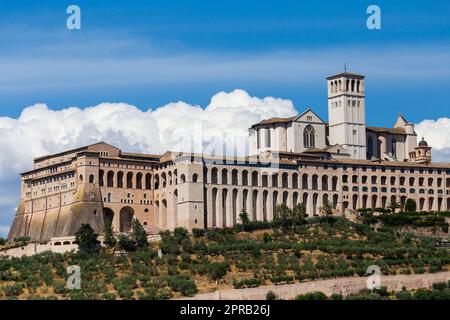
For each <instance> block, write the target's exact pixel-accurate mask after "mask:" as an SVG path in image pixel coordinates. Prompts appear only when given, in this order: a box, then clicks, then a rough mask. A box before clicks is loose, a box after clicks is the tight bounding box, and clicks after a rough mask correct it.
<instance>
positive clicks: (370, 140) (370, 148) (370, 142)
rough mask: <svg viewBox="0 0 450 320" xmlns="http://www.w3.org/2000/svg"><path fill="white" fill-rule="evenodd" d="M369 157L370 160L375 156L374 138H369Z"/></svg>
mask: <svg viewBox="0 0 450 320" xmlns="http://www.w3.org/2000/svg"><path fill="white" fill-rule="evenodd" d="M367 155H368V157H369V158H370V157H372V156H373V139H372V137H369V139H368V140H367Z"/></svg>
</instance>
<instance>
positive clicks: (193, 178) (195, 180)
mask: <svg viewBox="0 0 450 320" xmlns="http://www.w3.org/2000/svg"><path fill="white" fill-rule="evenodd" d="M192 182H198V174H196V173H194V174H193V175H192Z"/></svg>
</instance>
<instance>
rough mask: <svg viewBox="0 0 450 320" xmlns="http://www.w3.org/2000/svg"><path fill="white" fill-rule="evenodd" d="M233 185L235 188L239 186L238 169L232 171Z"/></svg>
mask: <svg viewBox="0 0 450 320" xmlns="http://www.w3.org/2000/svg"><path fill="white" fill-rule="evenodd" d="M231 184H232V185H233V186H237V185H238V171H237V169H233V170H232V171H231Z"/></svg>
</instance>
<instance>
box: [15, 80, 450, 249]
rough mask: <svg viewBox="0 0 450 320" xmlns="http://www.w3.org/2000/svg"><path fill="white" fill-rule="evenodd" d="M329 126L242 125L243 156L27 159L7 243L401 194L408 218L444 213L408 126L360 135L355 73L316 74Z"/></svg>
mask: <svg viewBox="0 0 450 320" xmlns="http://www.w3.org/2000/svg"><path fill="white" fill-rule="evenodd" d="M328 96H329V103H328V104H329V105H328V111H329V119H328V120H329V122H328V123H327V122H325V121H323V120H322V119H320V117H318V116H317V115H316V114H315V113H314V112H313V111H312V110H310V109H308V110H306V111H305V112H303V113H301V114H300V115H298V116H296V117H291V118H272V119H267V120H263V121H261V122H259V123H257V124H255V125H253V126H252V127H251V128H250V129H249V135H250V136H249V139H250V156H246V157H229V158H226V157H220V156H210V155H202V154H186V153H181V152H166V153H165V154H163V155H151V154H135V153H127V152H123V151H121V150H119V149H118V148H116V147H114V146H112V145H109V144H107V143H104V142H100V143H97V144H93V145H90V146H86V147H82V148H78V149H75V150H69V151H66V152H62V153H58V154H54V155H49V156H45V157H40V158H36V159H35V160H34V164H33V168H32V170H30V171H28V172H24V173H22V174H21V179H22V190H21V197H20V202H19V206H18V209H17V213H16V216H15V218H14V221H13V224H12V226H11V230H10V233H9V236H8V238H9V239H12V238H14V237H16V236H29V237H30V238H32V239H33V240H37V241H42V242H45V241H49V240H51V239H52V238H55V237H66V236H73V234H74V233H75V232H76V230H77V229H78V228H79V226H80V224H81V223H89V224H90V225H91V226H92V227H93V228H94V229H95V230H96V231H97V232H99V233H100V234H101V233H102V231H103V225H104V221H105V220H106V219H108V220H110V221H112V223H113V226H114V229H115V230H116V231H118V232H128V231H129V230H130V227H131V222H132V219H133V218H137V219H139V221H140V222H141V223H143V225H144V226H145V227H146V228H147V230H148V231H149V232H157V231H158V230H161V229H173V228H175V227H178V226H181V227H185V228H187V229H189V230H191V229H192V228H205V227H229V226H233V225H234V224H236V223H238V222H239V212H240V211H241V210H242V209H245V210H246V211H247V212H248V213H249V216H250V218H251V219H252V220H271V219H272V217H273V208H275V207H276V206H277V205H278V204H281V203H285V204H287V205H288V206H289V207H293V206H294V205H295V204H298V203H304V204H305V206H306V211H307V214H309V215H318V214H319V208H320V207H321V206H322V205H323V203H324V202H326V201H329V202H330V203H332V205H333V207H334V210H335V214H337V215H341V214H344V213H347V212H354V211H356V210H357V209H358V208H376V207H383V208H384V207H386V206H387V204H388V203H389V202H390V201H392V200H396V201H398V202H400V203H401V206H402V207H403V205H404V204H405V202H406V199H407V198H413V199H415V200H416V202H417V206H418V210H420V211H430V210H433V211H442V210H450V164H449V163H433V162H432V161H431V153H430V150H431V147H429V146H428V144H427V143H426V142H425V141H424V140H422V141H421V142H420V143H419V144H417V136H416V134H415V132H414V125H413V124H410V123H408V122H407V121H406V120H405V118H404V117H403V116H399V117H398V119H397V121H396V123H395V124H394V127H393V128H380V127H367V126H366V122H365V96H364V77H363V76H360V75H355V74H351V73H342V74H338V75H335V76H332V77H329V78H328Z"/></svg>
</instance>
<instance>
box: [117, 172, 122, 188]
mask: <svg viewBox="0 0 450 320" xmlns="http://www.w3.org/2000/svg"><path fill="white" fill-rule="evenodd" d="M117 188H123V172H122V171H119V172H117Z"/></svg>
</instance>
